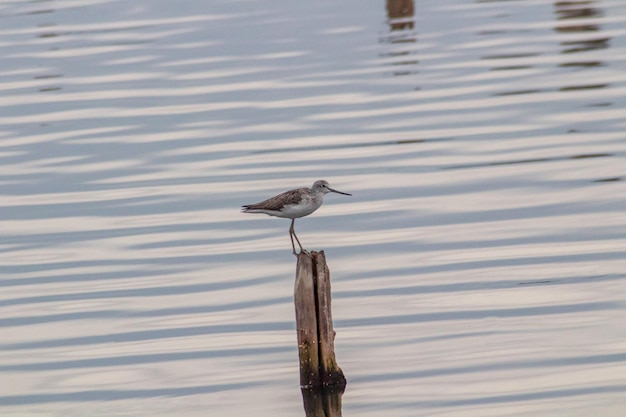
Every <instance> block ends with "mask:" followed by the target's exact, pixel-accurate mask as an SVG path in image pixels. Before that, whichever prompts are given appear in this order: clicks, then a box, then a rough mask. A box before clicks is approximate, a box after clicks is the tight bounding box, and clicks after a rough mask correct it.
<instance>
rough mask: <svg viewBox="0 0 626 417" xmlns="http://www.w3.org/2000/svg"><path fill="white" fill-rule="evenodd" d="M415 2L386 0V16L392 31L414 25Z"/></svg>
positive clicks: (409, 27) (411, 0) (409, 0)
mask: <svg viewBox="0 0 626 417" xmlns="http://www.w3.org/2000/svg"><path fill="white" fill-rule="evenodd" d="M413 16H415V3H414V2H413V0H387V17H388V18H389V26H391V30H392V31H396V30H406V29H413V28H414V27H415V21H414V20H413Z"/></svg>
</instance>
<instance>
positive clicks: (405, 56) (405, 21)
mask: <svg viewBox="0 0 626 417" xmlns="http://www.w3.org/2000/svg"><path fill="white" fill-rule="evenodd" d="M386 8H387V18H388V23H389V28H390V32H391V33H390V34H389V35H387V36H384V37H383V38H381V41H382V42H385V43H390V44H409V45H412V44H415V43H416V42H417V34H416V33H415V31H414V29H415V4H414V2H413V0H387V4H386ZM415 53H416V51H415V50H414V49H412V48H410V47H409V46H408V45H407V46H405V47H403V48H402V49H399V50H398V49H395V50H392V51H389V52H386V53H383V54H381V56H383V57H389V58H393V60H392V62H391V63H390V65H402V66H405V68H406V69H403V70H396V71H394V72H393V75H394V76H399V75H410V74H414V73H415V72H416V71H415V70H413V69H412V66H414V65H417V64H418V62H419V61H418V60H417V59H415V58H413V55H415Z"/></svg>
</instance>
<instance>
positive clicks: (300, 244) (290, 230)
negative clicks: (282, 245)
mask: <svg viewBox="0 0 626 417" xmlns="http://www.w3.org/2000/svg"><path fill="white" fill-rule="evenodd" d="M295 221H296V219H291V227H290V228H289V237H291V247H292V248H293V254H294V255H296V246H295V245H294V243H293V238H294V237H295V238H296V242H298V246H300V252H306V251H305V250H304V248H303V247H302V243H300V239H298V236H296V231H295V230H294V228H293V226H294V223H295Z"/></svg>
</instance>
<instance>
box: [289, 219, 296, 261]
mask: <svg viewBox="0 0 626 417" xmlns="http://www.w3.org/2000/svg"><path fill="white" fill-rule="evenodd" d="M294 221H295V219H291V226H290V227H289V239H291V248H292V249H293V254H294V255H297V253H296V245H295V243H293V233H294V232H293V222H294Z"/></svg>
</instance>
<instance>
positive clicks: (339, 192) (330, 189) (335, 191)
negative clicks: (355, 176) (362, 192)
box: [328, 187, 352, 195]
mask: <svg viewBox="0 0 626 417" xmlns="http://www.w3.org/2000/svg"><path fill="white" fill-rule="evenodd" d="M328 190H329V191H332V192H333V193H337V194H343V195H352V194H348V193H342V192H341V191H337V190H333V189H332V188H330V187H328Z"/></svg>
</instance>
